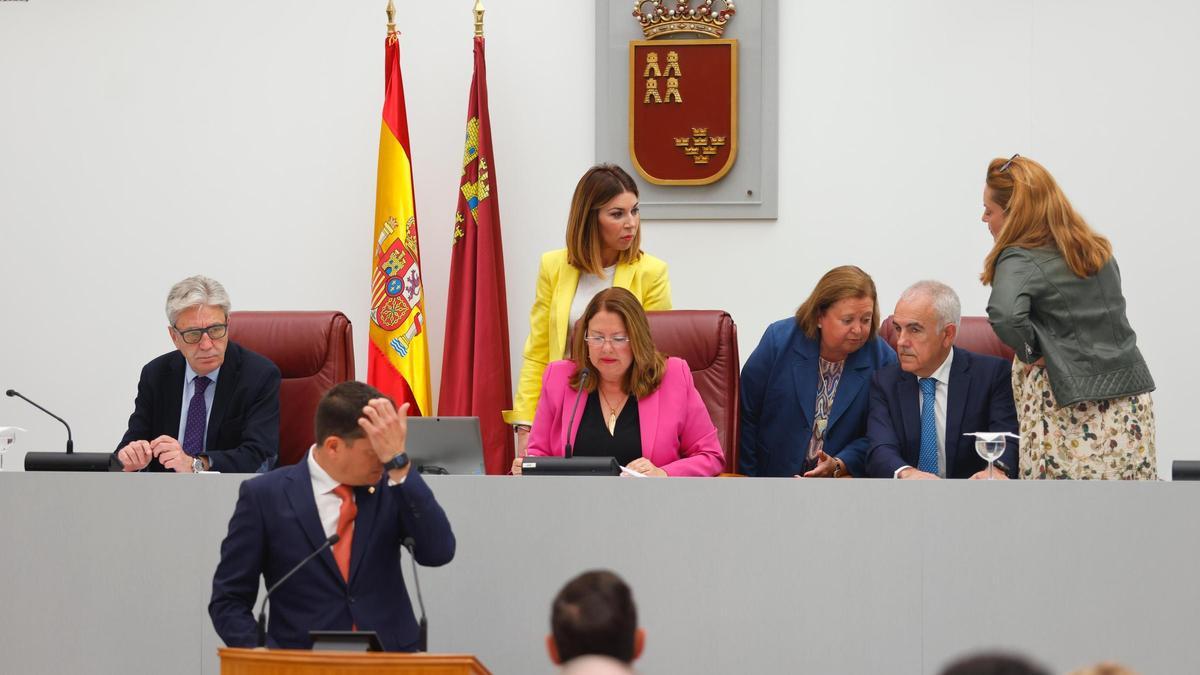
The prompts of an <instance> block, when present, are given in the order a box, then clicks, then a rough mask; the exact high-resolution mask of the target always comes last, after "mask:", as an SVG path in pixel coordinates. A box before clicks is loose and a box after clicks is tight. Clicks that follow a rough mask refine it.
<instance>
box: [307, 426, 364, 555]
mask: <svg viewBox="0 0 1200 675" xmlns="http://www.w3.org/2000/svg"><path fill="white" fill-rule="evenodd" d="M316 447H317V446H316V445H314V446H313V447H311V448H309V450H308V459H307V460H305V461H307V462H308V476H309V479H311V480H312V491H313V498H314V499H316V500H317V516H318V517H319V518H320V519H321V529H323V530H325V538H326V539H328V538H330V537H332V536H333V535H334V533H335V532H337V524H338V514H340V513H341V512H342V498H341V497H339V496H337V494H336V493H335V492H334V491H333V489H334V488H336V487H337V486H338V485H340V483H338V482H337V481H336V480H334V479H333V478H331V477H330V475H329V474H328V473H325V469H322V468H321V465H320V464H317V459H316V458H315V457H313V454H314V453H313V450H315V449H316ZM350 494H351V498H353V495H354V493H353V492H351V493H350ZM350 527H354V524H353V523H351V524H350Z"/></svg>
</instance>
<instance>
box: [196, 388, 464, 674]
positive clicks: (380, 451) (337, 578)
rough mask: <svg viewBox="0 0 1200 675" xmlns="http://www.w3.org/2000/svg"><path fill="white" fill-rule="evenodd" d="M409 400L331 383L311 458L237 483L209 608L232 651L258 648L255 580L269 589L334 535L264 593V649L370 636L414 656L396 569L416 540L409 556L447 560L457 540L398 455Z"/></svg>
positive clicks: (412, 626)
mask: <svg viewBox="0 0 1200 675" xmlns="http://www.w3.org/2000/svg"><path fill="white" fill-rule="evenodd" d="M407 412H408V404H407V403H406V404H404V405H402V406H400V409H399V411H397V410H396V409H395V407H394V406H393V405H392V402H391V401H390V400H388V399H387V398H384V397H383V394H381V393H379V392H378V391H377V390H375V389H374V388H373V387H370V386H368V385H365V384H363V383H361V382H343V383H341V384H338V385H336V386H334V387H333V388H332V389H330V390H329V391H328V392H326V393H325V396H324V397H322V399H321V402H320V403H319V404H318V405H317V419H316V431H317V442H316V444H315V445H313V447H312V449H311V450H309V453H308V456H307V458H306V459H305V460H304V461H302V462H300V463H298V464H294V465H292V466H286V467H283V468H280V469H276V470H274V471H271V472H269V473H266V474H264V475H262V476H258V477H255V478H253V479H251V480H247V481H246V482H244V483H242V487H241V491H240V492H239V494H238V502H237V506H236V507H235V508H234V512H233V517H232V518H230V520H229V534H228V535H226V537H225V541H224V542H223V543H222V544H221V562H220V563H219V564H218V565H217V571H216V573H215V574H214V575H213V593H212V600H211V601H210V602H209V605H208V613H209V615H210V616H211V617H212V621H213V627H214V628H216V630H217V634H218V635H220V636H221V639H222V640H224V641H225V644H227V645H229V646H230V647H253V646H255V645H256V643H257V639H256V637H257V635H256V624H255V620H254V616H253V614H252V611H253V607H254V601H255V599H256V598H257V596H258V586H259V577H260V576H261V577H263V578H264V579H265V581H266V587H267V588H271V587H273V586H274V585H275V583H276V582H277V581H279V580H280V579H281V578H282V577H283V576H284V575H286V574H287V573H288V572H289V571H291V570H292V569H293V568H295V567H296V565H298V564H299V563H300V562H301V561H302V560H304V558H305V557H306V556H308V555H309V554H310V553H312V552H313V551H315V550H317V549H318V548H320V547H321V546H322V544H324V543H325V542H326V541H327V540H328V539H329V538H330V537H331V536H333V535H334V534H335V533H336V534H337V535H338V537H339V538H338V541H337V543H336V544H334V545H333V546H332V547H331V548H327V549H326V550H323V551H321V553H320V554H319V555H318V556H317V557H316V558H314V559H313V560H310V561H308V562H306V563H305V564H304V565H303V566H301V567H300V568H299V570H298V571H297V572H296V574H295V575H294V576H292V577H291V578H290V579H288V580H287V581H286V582H285V583H284V584H283V585H282V586H280V587H279V589H278V590H277V591H276V592H275V593H273V594H272V595H271V599H270V624H269V627H268V630H267V646H269V647H280V648H288V649H308V648H310V647H312V641H311V639H310V638H309V631H310V630H352V629H353V630H362V631H375V632H376V633H378V635H379V641H380V642H381V643H382V645H383V648H384V649H385V650H387V651H414V650H415V649H416V648H417V642H418V630H417V623H416V621H415V620H414V618H413V612H412V605H411V604H410V602H409V598H408V591H407V590H406V589H405V587H404V577H403V575H402V574H401V571H400V570H401V568H400V548H401V546H402V545H403V543H404V542H405V540H406V539H409V538H411V539H412V545H413V551H414V554H415V557H416V561H417V562H418V563H420V564H422V565H430V566H437V565H444V564H446V563H448V562H450V560H451V559H452V558H453V557H454V548H455V540H454V533H453V532H451V530H450V522H449V521H448V520H447V519H446V514H445V512H444V511H442V507H441V506H439V505H438V503H437V500H435V499H434V496H433V493H432V492H431V491H430V490H429V486H428V485H426V484H425V481H424V480H422V478H421V474H420V473H418V472H416V471H413V472H410V471H409V463H408V455H406V454H405V437H406V435H407V431H408V426H407V420H406V414H407Z"/></svg>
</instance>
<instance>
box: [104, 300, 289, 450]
mask: <svg viewBox="0 0 1200 675" xmlns="http://www.w3.org/2000/svg"><path fill="white" fill-rule="evenodd" d="M229 308H230V302H229V294H228V293H226V292H225V287H224V286H222V285H221V284H220V283H218V282H217V281H215V280H213V279H209V278H208V277H203V276H194V277H188V278H187V279H184V280H183V281H180V282H179V283H177V284H175V285H174V286H172V287H171V291H170V292H169V293H168V294H167V306H166V313H167V335H168V336H169V337H170V338H171V342H172V343H173V344H174V345H175V350H174V351H171V352H168V353H166V354H163V355H162V356H159V357H158V358H156V359H154V360H153V361H151V362H150V363H147V364H146V366H145V367H144V368H142V375H141V379H140V380H139V381H138V390H137V398H136V399H135V400H134V403H133V414H132V415H130V416H129V426H128V429H127V430H126V431H125V436H124V437H123V438H122V439H121V442H120V443H119V444H118V445H117V450H116V451H115V453H114V454H115V455H116V456H117V459H118V460H120V462H121V466H122V468H123V470H125V471H175V472H179V473H195V472H200V471H220V472H224V473H252V472H255V471H260V470H265V469H266V468H269V467H270V466H271V465H272V464H273V463H274V460H275V457H276V456H277V455H278V454H279V379H280V377H279V368H277V367H275V364H274V363H271V362H270V361H269V360H268V359H267V358H265V357H263V356H260V355H258V354H255V353H254V352H252V351H250V350H249V349H246V348H244V347H241V346H239V345H238V344H236V343H234V342H230V341H229V335H228V331H229Z"/></svg>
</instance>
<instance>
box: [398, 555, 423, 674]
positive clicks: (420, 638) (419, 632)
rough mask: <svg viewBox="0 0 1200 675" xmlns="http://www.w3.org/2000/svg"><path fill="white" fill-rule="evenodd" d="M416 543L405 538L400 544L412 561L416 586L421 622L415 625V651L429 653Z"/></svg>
mask: <svg viewBox="0 0 1200 675" xmlns="http://www.w3.org/2000/svg"><path fill="white" fill-rule="evenodd" d="M416 543H417V542H415V541H413V538H412V537H405V538H404V542H403V543H402V544H401V545H402V546H404V548H406V549H408V557H409V559H411V560H412V571H413V583H414V584H416V585H417V607H420V608H421V620H420V621H419V622H418V623H417V651H419V652H427V651H429V621H427V620H426V619H425V600H424V599H423V598H422V597H421V577H419V576H417V554H416V553H413V546H414V545H416Z"/></svg>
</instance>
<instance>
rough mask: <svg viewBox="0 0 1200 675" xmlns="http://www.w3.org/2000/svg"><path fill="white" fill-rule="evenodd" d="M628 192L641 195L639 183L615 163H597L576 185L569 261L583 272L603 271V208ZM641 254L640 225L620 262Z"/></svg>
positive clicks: (569, 219) (570, 220) (570, 218)
mask: <svg viewBox="0 0 1200 675" xmlns="http://www.w3.org/2000/svg"><path fill="white" fill-rule="evenodd" d="M625 192H631V193H633V195H634V196H635V197H636V196H638V188H637V183H635V182H633V178H631V177H630V176H629V174H627V173H625V170H624V169H622V168H621V167H619V166H617V165H615V164H597V165H596V166H593V167H592V168H590V169H588V170H587V171H586V172H585V173H584V174H583V177H582V178H580V179H579V183H578V184H577V185H576V186H575V194H574V196H572V197H571V212H570V214H568V216H567V262H568V263H569V264H571V265H572V266H573V267H575V268H577V269H578V270H580V271H581V272H587V273H589V274H595V275H597V276H599V275H600V274H602V273H603V271H604V262H603V258H602V257H601V251H602V249H603V243H602V240H601V238H600V208H601V207H603V206H604V205H605V204H607V203H609V202H610V201H612V200H613V199H614V198H615V197H617V195H620V194H622V193H625ZM641 257H642V228H640V227H639V228H638V229H637V232H636V233H634V235H633V242H632V243H631V244H630V245H629V248H628V249H626V250H624V251H621V254H620V256H619V257H618V258H617V262H620V263H625V264H628V263H631V262H633V261H635V260H637V259H638V258H641Z"/></svg>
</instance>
